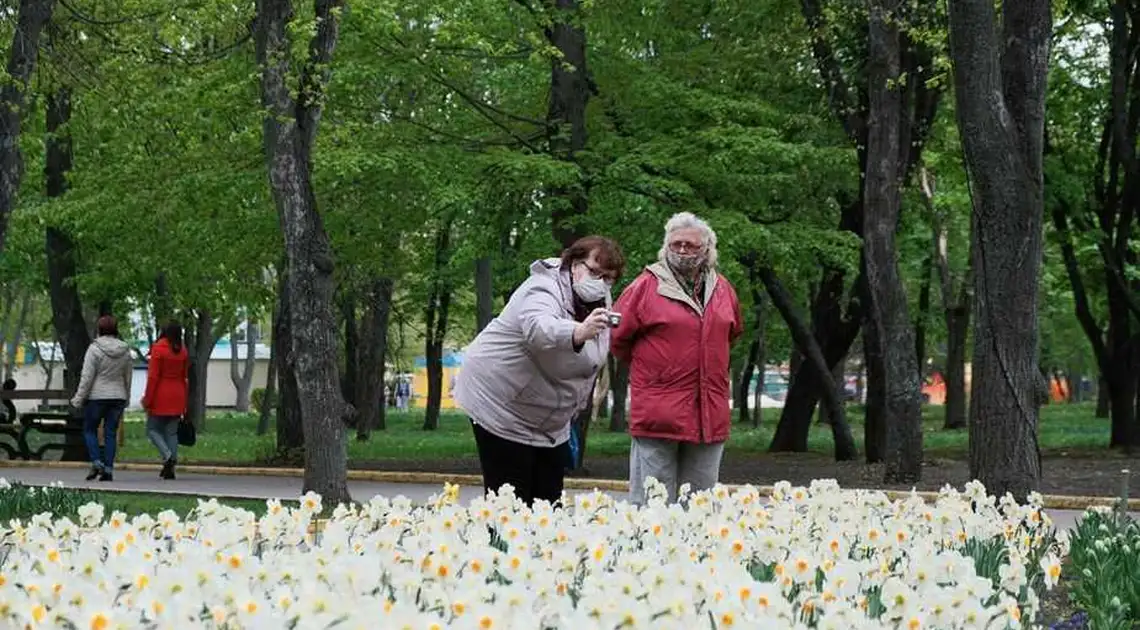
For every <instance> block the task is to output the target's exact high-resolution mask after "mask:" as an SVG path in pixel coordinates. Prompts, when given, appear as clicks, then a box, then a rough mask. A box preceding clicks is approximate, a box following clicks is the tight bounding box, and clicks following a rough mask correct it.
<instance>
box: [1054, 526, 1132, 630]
mask: <svg viewBox="0 0 1140 630" xmlns="http://www.w3.org/2000/svg"><path fill="white" fill-rule="evenodd" d="M1138 553H1140V524H1138V523H1137V522H1136V521H1135V520H1133V519H1132V518H1131V517H1130V516H1128V514H1127V513H1123V512H1116V511H1112V512H1110V511H1100V510H1090V511H1088V512H1085V514H1084V516H1083V517H1081V521H1080V523H1078V524H1077V527H1076V530H1075V531H1074V532H1073V535H1072V537H1071V538H1070V547H1069V560H1070V562H1072V566H1073V569H1074V574H1075V576H1076V579H1077V585H1076V587H1074V588H1073V590H1072V593H1071V595H1072V598H1073V600H1074V601H1075V602H1076V604H1077V606H1078V608H1082V609H1084V610H1085V611H1087V612H1088V616H1089V617H1088V618H1089V624H1090V627H1093V628H1097V630H1101V629H1102V628H1103V629H1104V630H1117V629H1119V630H1128V629H1130V628H1133V627H1134V626H1135V624H1136V623H1138V622H1140V562H1137V561H1136V558H1137V554H1138Z"/></svg>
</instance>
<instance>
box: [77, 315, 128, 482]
mask: <svg viewBox="0 0 1140 630" xmlns="http://www.w3.org/2000/svg"><path fill="white" fill-rule="evenodd" d="M96 328H97V330H98V333H99V336H98V337H96V339H95V341H93V342H91V345H90V346H88V347H87V354H86V355H85V356H84V357H83V373H82V375H80V377H79V388H78V389H77V390H76V391H75V396H74V397H73V398H72V399H71V406H72V407H75V408H76V409H82V410H83V440H84V441H85V442H86V443H87V454H88V455H89V456H90V458H91V471H90V472H88V473H87V480H88V481H91V480H92V479H95V478H96V477H98V478H99V481H111V480H112V479H113V473H114V466H115V438H116V437H117V435H118V432H119V421H120V420H121V419H122V417H123V410H124V409H126V407H127V399H128V397H129V396H130V395H131V373H132V371H133V370H134V360H133V359H132V358H131V347H130V346H128V345H127V342H125V341H123V340H122V339H120V338H119V324H118V322H116V321H115V318H114V317H111V316H110V315H104V316H102V317H100V318H99V321H98V322H96ZM100 423H102V425H103V449H102V452H100V449H99V424H100Z"/></svg>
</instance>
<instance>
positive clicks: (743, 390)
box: [733, 338, 763, 424]
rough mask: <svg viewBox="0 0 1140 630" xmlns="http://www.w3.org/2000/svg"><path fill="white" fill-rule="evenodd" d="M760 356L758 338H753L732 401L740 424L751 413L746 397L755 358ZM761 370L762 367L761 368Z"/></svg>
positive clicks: (753, 371) (749, 387)
mask: <svg viewBox="0 0 1140 630" xmlns="http://www.w3.org/2000/svg"><path fill="white" fill-rule="evenodd" d="M759 356H760V339H759V338H755V339H753V340H752V343H751V344H749V345H748V356H747V358H746V359H745V360H744V366H743V367H742V368H741V370H740V379H739V380H737V382H736V395H735V396H733V403H734V404H735V406H736V413H737V421H738V422H740V423H741V424H743V423H745V422H748V421H749V419H750V416H751V414H750V413H749V410H748V398H749V396H748V395H749V393H751V392H750V390H751V389H752V388H751V385H752V377H753V376H754V375H755V374H756V360H757V359H758V358H759ZM761 371H763V368H761Z"/></svg>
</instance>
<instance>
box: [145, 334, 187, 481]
mask: <svg viewBox="0 0 1140 630" xmlns="http://www.w3.org/2000/svg"><path fill="white" fill-rule="evenodd" d="M189 370H190V356H189V354H188V353H187V352H186V347H185V346H184V345H183V343H182V326H181V325H179V324H178V322H175V321H171V322H169V323H168V324H166V326H164V327H163V328H162V334H160V335H159V337H158V341H157V342H155V344H154V345H153V346H151V348H150V362H149V364H148V365H147V371H146V393H145V394H144V395H143V399H142V406H143V409H145V410H146V434H147V437H149V438H150V441H151V442H153V443H154V446H155V448H157V449H158V454H159V455H160V456H162V472H161V473H159V477H162V478H163V479H174V465H175V463H176V462H177V461H178V423H179V422H181V421H182V416H183V414H185V413H186V397H187V390H188V389H189V380H188V379H189Z"/></svg>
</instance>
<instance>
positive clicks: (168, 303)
mask: <svg viewBox="0 0 1140 630" xmlns="http://www.w3.org/2000/svg"><path fill="white" fill-rule="evenodd" d="M153 308H154V327H155V329H156V330H162V326H163V325H164V324H165V323H166V322H167V321H169V320H170V318H172V317H174V301H173V300H172V299H171V297H170V289H169V287H167V283H166V272H165V271H160V272H158V273H157V274H156V275H155V276H154V307H153Z"/></svg>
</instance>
